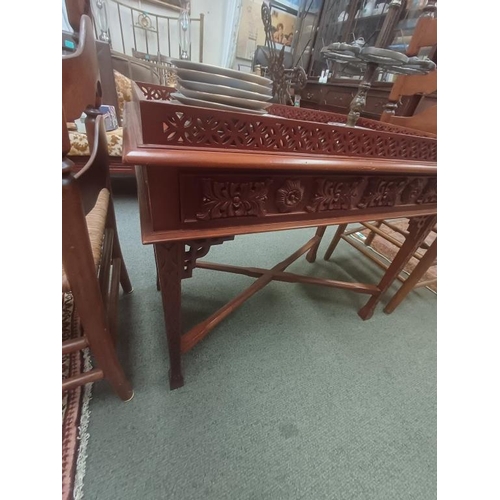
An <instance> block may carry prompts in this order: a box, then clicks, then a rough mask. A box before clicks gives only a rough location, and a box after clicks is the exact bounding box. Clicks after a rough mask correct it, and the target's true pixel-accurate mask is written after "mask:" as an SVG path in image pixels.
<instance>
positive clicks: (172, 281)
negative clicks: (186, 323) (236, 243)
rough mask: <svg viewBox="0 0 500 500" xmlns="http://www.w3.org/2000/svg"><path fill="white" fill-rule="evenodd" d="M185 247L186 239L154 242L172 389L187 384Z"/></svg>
mask: <svg viewBox="0 0 500 500" xmlns="http://www.w3.org/2000/svg"><path fill="white" fill-rule="evenodd" d="M184 246H185V245H184V242H175V243H156V244H155V254H156V262H157V269H158V275H159V278H160V288H161V299H162V302H163V314H164V317H165V327H166V330H167V342H168V355H169V358H170V373H169V378H170V389H171V390H172V389H178V388H179V387H182V386H183V385H184V377H183V376H182V363H181V335H182V326H181V280H182V270H183V268H184Z"/></svg>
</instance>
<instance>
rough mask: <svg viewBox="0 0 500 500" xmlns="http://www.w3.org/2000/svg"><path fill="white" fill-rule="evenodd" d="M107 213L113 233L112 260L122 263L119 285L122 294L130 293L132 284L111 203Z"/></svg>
mask: <svg viewBox="0 0 500 500" xmlns="http://www.w3.org/2000/svg"><path fill="white" fill-rule="evenodd" d="M108 212H109V222H110V225H111V227H112V228H113V229H114V231H115V237H114V240H113V258H114V259H116V258H118V259H120V260H121V262H122V265H121V268H120V284H121V286H122V289H123V291H124V293H132V291H133V288H132V283H131V282H130V278H129V275H128V271H127V266H126V265H125V260H124V259H123V254H122V249H121V246H120V239H119V237H118V229H117V226H116V217H115V207H114V204H113V202H112V201H110V204H109V209H108Z"/></svg>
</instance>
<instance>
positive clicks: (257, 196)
mask: <svg viewBox="0 0 500 500" xmlns="http://www.w3.org/2000/svg"><path fill="white" fill-rule="evenodd" d="M270 183H271V181H270V180H267V181H265V182H230V181H227V182H218V181H215V180H213V179H203V199H202V204H201V210H200V211H199V212H198V213H197V214H196V217H197V218H198V219H200V220H213V219H225V218H227V217H242V216H249V215H252V216H256V217H262V216H264V215H266V201H267V194H268V190H269V185H270Z"/></svg>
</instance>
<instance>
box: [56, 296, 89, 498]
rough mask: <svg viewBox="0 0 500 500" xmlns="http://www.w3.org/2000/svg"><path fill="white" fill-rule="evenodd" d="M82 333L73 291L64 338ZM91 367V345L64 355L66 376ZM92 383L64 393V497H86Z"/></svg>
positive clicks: (66, 307) (64, 322)
mask: <svg viewBox="0 0 500 500" xmlns="http://www.w3.org/2000/svg"><path fill="white" fill-rule="evenodd" d="M78 336H80V325H79V321H78V317H77V315H76V312H75V307H74V304H73V296H72V295H71V294H69V293H68V294H64V295H63V311H62V338H63V341H64V340H67V339H70V338H74V337H78ZM90 369H91V363H90V354H89V352H88V349H85V350H84V351H77V352H74V353H72V354H67V355H65V356H63V358H62V377H63V379H64V378H67V377H71V376H74V375H77V374H79V373H82V372H84V371H88V370H90ZM91 391H92V384H86V385H85V386H80V387H78V388H76V389H74V390H71V391H68V392H66V393H64V394H63V396H62V498H63V500H70V499H75V500H80V499H82V498H83V491H82V488H83V478H84V476H85V461H86V458H87V454H86V449H87V441H88V438H89V435H88V433H87V426H88V422H89V416H90V411H89V401H90V398H91Z"/></svg>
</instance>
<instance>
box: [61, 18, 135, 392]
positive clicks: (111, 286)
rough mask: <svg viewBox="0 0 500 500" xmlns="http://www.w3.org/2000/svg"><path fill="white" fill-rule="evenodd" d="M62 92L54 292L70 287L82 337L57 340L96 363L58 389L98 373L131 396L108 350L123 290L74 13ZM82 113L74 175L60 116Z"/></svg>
mask: <svg viewBox="0 0 500 500" xmlns="http://www.w3.org/2000/svg"><path fill="white" fill-rule="evenodd" d="M62 73H63V92H62V97H63V99H62V105H63V117H62V264H63V273H62V290H63V293H68V292H71V293H72V295H73V300H74V304H75V307H76V311H77V314H78V316H79V319H80V324H81V326H82V329H83V335H82V336H81V337H79V338H76V339H70V340H67V341H64V342H63V345H62V353H63V355H65V354H69V353H72V352H76V351H78V350H80V349H84V348H86V347H88V348H89V349H90V351H91V353H92V355H93V358H94V359H95V362H96V364H97V367H96V368H94V369H92V370H90V371H88V372H86V373H83V374H80V375H78V376H74V377H71V378H69V379H65V380H63V384H62V387H63V391H66V390H70V389H73V388H75V387H78V386H80V385H83V384H86V383H89V382H94V381H96V380H99V379H102V378H105V379H107V380H108V381H109V383H110V384H111V386H112V387H113V389H114V390H115V392H116V393H117V394H118V396H119V397H120V398H121V399H123V400H124V401H128V400H130V399H131V398H132V397H133V391H132V387H131V385H130V383H129V381H128V380H127V378H126V377H125V374H124V371H123V369H122V367H121V365H120V362H119V360H118V357H117V355H116V350H115V341H116V334H117V298H118V293H119V286H120V284H121V286H122V288H123V291H124V292H127V293H129V292H131V291H132V285H131V284H130V279H129V277H128V273H127V269H126V267H125V264H124V262H123V257H122V253H121V249H120V243H119V240H118V234H117V230H116V220H115V212H114V206H113V198H112V193H111V184H110V177H109V161H108V152H107V144H106V132H105V127H104V120H103V117H102V116H101V115H100V114H99V112H98V111H97V108H98V107H99V105H100V94H101V91H100V82H99V71H98V63H97V55H96V49H95V43H94V36H93V29H92V22H91V20H90V18H89V17H88V16H85V15H84V16H82V17H81V22H80V31H79V46H78V48H77V50H76V52H74V53H73V54H71V55H66V56H63V59H62ZM82 111H85V112H86V114H87V117H88V118H87V121H86V127H87V135H88V140H89V144H90V149H91V152H92V153H91V156H90V159H89V161H88V163H87V164H86V165H85V167H84V168H83V169H81V170H80V171H79V172H78V173H76V174H74V173H73V172H74V168H73V167H74V165H73V163H72V162H71V161H70V160H69V159H68V158H67V157H66V155H67V153H68V151H69V149H70V142H69V136H68V131H67V127H66V123H67V121H68V120H69V121H71V120H75V119H76V118H78V117H80V115H81V113H82Z"/></svg>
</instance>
